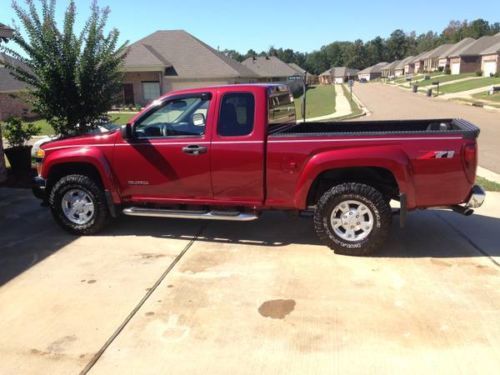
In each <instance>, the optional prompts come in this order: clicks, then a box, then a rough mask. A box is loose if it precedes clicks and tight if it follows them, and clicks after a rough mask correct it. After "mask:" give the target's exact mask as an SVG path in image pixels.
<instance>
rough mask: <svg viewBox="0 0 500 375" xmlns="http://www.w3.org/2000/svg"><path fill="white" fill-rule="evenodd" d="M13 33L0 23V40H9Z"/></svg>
mask: <svg viewBox="0 0 500 375" xmlns="http://www.w3.org/2000/svg"><path fill="white" fill-rule="evenodd" d="M13 32H14V30H13V29H11V28H10V27H8V26H7V25H4V24H3V23H0V38H11V37H12V33H13Z"/></svg>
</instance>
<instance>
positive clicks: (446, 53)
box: [439, 38, 476, 59]
mask: <svg viewBox="0 0 500 375" xmlns="http://www.w3.org/2000/svg"><path fill="white" fill-rule="evenodd" d="M475 41H476V39H474V38H465V39H462V40H461V41H460V42H458V43H455V44H452V45H451V46H450V47H449V48H447V49H446V50H444V51H442V52H441V54H440V55H439V58H440V59H445V58H447V57H450V56H452V55H453V54H454V53H455V52H456V51H458V50H461V49H464V48H467V47H468V46H470V45H471V44H472V43H474V42H475Z"/></svg>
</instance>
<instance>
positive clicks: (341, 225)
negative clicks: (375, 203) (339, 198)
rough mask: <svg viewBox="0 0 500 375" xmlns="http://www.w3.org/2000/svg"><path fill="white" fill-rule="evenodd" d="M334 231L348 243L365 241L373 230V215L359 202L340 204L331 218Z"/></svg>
mask: <svg viewBox="0 0 500 375" xmlns="http://www.w3.org/2000/svg"><path fill="white" fill-rule="evenodd" d="M330 222H331V225H332V229H333V231H334V232H335V234H336V235H337V236H339V237H340V238H341V239H343V240H345V241H348V242H356V241H361V240H364V239H365V238H366V237H368V236H369V235H370V233H371V231H372V230H373V225H374V220H373V213H372V211H371V210H370V208H368V206H367V205H365V204H364V203H362V202H360V201H357V200H347V201H343V202H340V203H339V204H338V205H337V206H335V208H334V209H333V211H332V215H331V217H330Z"/></svg>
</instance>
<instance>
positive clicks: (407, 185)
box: [295, 146, 415, 209]
mask: <svg viewBox="0 0 500 375" xmlns="http://www.w3.org/2000/svg"><path fill="white" fill-rule="evenodd" d="M356 167H362V168H369V167H374V168H383V169H386V170H388V171H389V172H391V173H392V175H393V176H394V178H395V180H396V182H397V184H398V188H399V192H400V193H404V194H406V197H407V201H408V207H413V206H414V205H415V199H414V197H415V192H414V189H413V181H412V177H411V176H412V173H411V164H410V160H409V158H408V156H407V155H406V154H405V153H404V152H403V151H402V150H401V149H400V148H391V149H388V148H387V146H372V147H356V148H349V149H346V150H333V151H326V152H322V153H319V154H315V155H313V156H312V157H311V158H310V159H309V160H308V161H307V162H306V164H305V166H304V168H303V169H302V172H301V176H300V178H299V179H298V182H297V185H296V189H295V207H297V208H299V209H305V208H306V204H307V197H308V194H309V190H310V189H311V187H312V184H313V183H314V181H315V180H316V178H318V176H319V175H320V174H322V173H323V172H326V171H329V170H335V169H345V168H356Z"/></svg>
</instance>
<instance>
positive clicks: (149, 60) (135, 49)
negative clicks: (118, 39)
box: [123, 30, 257, 105]
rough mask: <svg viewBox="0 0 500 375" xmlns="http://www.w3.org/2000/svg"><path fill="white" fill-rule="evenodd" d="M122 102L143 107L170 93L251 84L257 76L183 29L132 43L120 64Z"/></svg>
mask: <svg viewBox="0 0 500 375" xmlns="http://www.w3.org/2000/svg"><path fill="white" fill-rule="evenodd" d="M123 69H124V72H125V77H124V83H123V102H124V103H125V104H127V105H131V104H132V105H133V104H136V105H146V104H148V103H150V102H151V101H153V100H154V99H156V98H158V97H159V96H160V95H162V94H164V93H167V92H169V91H171V90H179V89H185V88H194V87H202V86H213V85H221V84H233V83H246V82H255V81H256V80H257V75H256V74H255V72H253V71H251V70H250V69H248V68H246V67H245V66H243V65H242V64H240V63H238V62H237V61H235V60H233V59H231V58H229V57H227V56H226V55H224V54H223V53H221V52H219V51H217V50H215V49H213V48H212V47H210V46H208V45H207V44H205V43H203V42H202V41H201V40H199V39H197V38H195V37H194V36H192V35H191V34H189V33H187V32H186V31H184V30H162V31H156V32H155V33H153V34H151V35H148V36H147V37H145V38H143V39H141V40H139V41H137V42H135V43H133V44H132V45H130V47H129V48H128V50H127V55H126V57H125V62H124V68H123Z"/></svg>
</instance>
